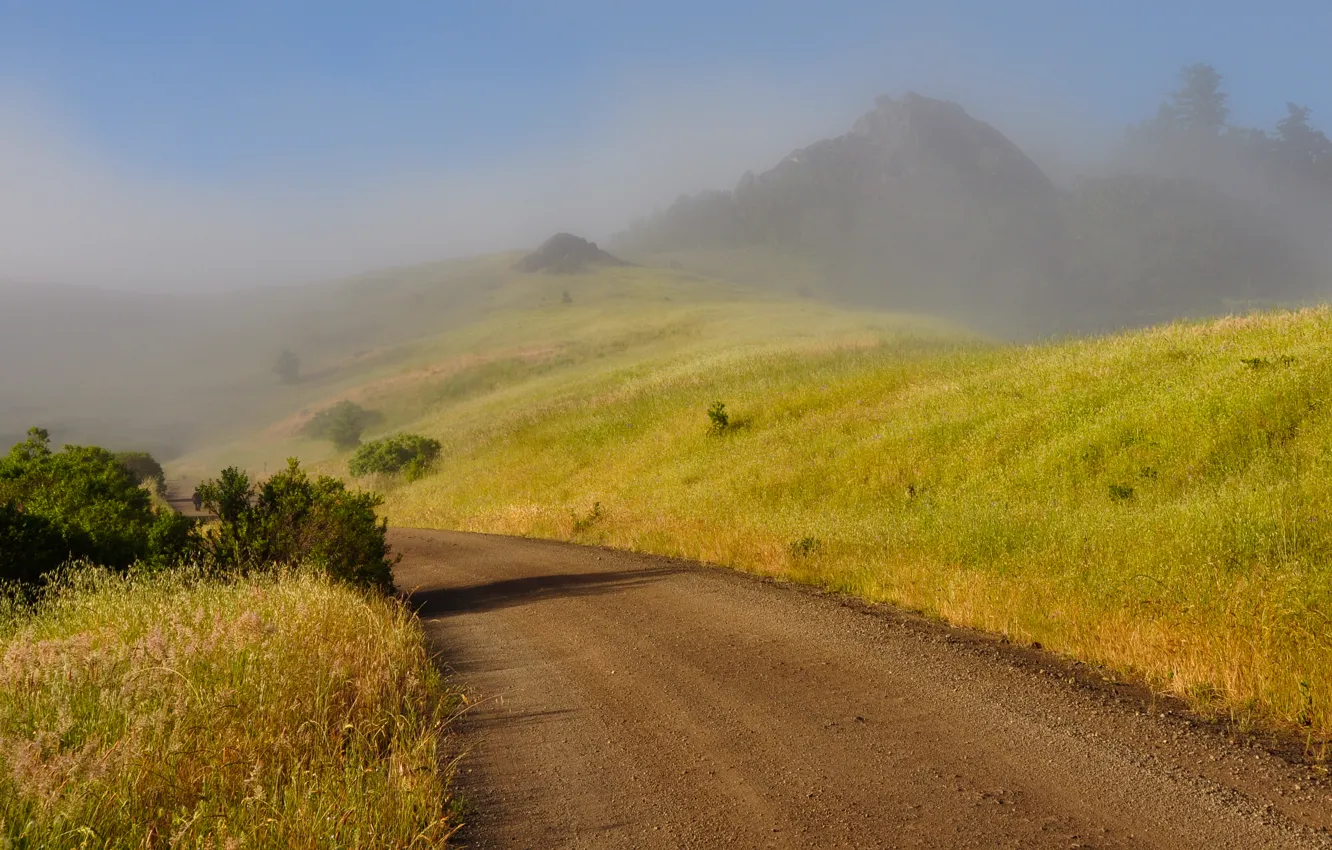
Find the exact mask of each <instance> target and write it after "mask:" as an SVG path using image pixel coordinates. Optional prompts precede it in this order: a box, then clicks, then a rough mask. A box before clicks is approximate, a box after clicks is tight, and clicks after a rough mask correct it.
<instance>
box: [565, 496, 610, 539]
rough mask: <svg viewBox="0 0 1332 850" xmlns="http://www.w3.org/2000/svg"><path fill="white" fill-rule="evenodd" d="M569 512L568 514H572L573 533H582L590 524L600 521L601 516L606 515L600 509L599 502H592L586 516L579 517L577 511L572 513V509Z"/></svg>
mask: <svg viewBox="0 0 1332 850" xmlns="http://www.w3.org/2000/svg"><path fill="white" fill-rule="evenodd" d="M569 513H570V515H572V516H573V532H574V534H582V533H583V532H584V531H587V530H588V529H590V528H591V527H592V526H594V525H596V524H597V523H598V522H600V521H601V518H602V517H603V516H605V515H606V514H605V511H603V510H602V509H601V502H593V503H592V510H590V511H588V512H587V515H586V516H581V517H580V516H579V515H578V514H577V513H574V512H573V511H570V512H569Z"/></svg>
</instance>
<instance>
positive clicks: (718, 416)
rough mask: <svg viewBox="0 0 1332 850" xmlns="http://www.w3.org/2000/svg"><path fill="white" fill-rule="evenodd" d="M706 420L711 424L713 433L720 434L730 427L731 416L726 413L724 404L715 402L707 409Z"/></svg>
mask: <svg viewBox="0 0 1332 850" xmlns="http://www.w3.org/2000/svg"><path fill="white" fill-rule="evenodd" d="M708 420H709V421H711V423H712V430H713V433H716V434H720V433H722V432H723V431H725V430H726V429H727V428H729V427H731V416H730V414H728V413H727V412H726V404H725V402H720V401H716V402H713V403H712V407H709V408H708Z"/></svg>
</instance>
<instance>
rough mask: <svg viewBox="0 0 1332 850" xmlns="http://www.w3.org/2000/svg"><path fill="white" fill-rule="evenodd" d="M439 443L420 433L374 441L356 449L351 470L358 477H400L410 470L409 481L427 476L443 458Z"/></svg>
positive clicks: (350, 465) (349, 467)
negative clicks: (400, 473) (439, 459)
mask: <svg viewBox="0 0 1332 850" xmlns="http://www.w3.org/2000/svg"><path fill="white" fill-rule="evenodd" d="M439 450H440V444H439V441H438V440H432V439H430V438H429V437H422V436H421V435H419V434H397V435H395V436H392V437H385V438H383V439H382V440H372V441H370V442H368V443H366V444H365V445H363V446H361V447H360V448H359V449H357V450H356V454H354V455H352V458H351V460H350V461H349V462H348V463H347V470H348V471H349V472H350V473H351V474H352V475H354V476H356V477H357V478H360V477H362V476H365V475H373V474H379V475H396V474H397V473H399V472H402V471H404V470H406V472H407V478H408V480H411V481H415V480H416V479H418V478H420V477H421V476H422V475H424V474H425V473H426V472H427V471H428V470H429V469H430V465H431V464H433V463H434V462H435V459H436V458H437V457H439Z"/></svg>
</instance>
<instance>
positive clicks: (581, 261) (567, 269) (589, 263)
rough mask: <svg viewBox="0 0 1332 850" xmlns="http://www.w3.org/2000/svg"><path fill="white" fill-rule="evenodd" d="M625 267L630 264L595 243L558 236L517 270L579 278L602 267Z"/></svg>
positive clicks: (523, 261)
mask: <svg viewBox="0 0 1332 850" xmlns="http://www.w3.org/2000/svg"><path fill="white" fill-rule="evenodd" d="M624 265H628V263H626V262H625V261H624V260H621V259H619V258H618V257H613V256H611V255H610V254H608V253H606V252H605V251H603V250H601V249H600V248H598V247H597V243H595V242H589V241H587V240H586V239H583V238H581V237H578V236H574V235H573V234H572V233H557V234H555V235H554V236H552V237H550V238H549V239H547V240H546V241H545V242H544V243H542V245H541V247H540V248H537V249H536V250H535V251H533V252H532V253H530V254H528V255H527V256H525V257H523V258H522V259H521V260H519V261H518V263H517V264H516V265H515V266H514V268H516V269H518V270H519V271H523V272H550V273H552V274H577V273H578V272H584V271H588V270H590V269H594V268H596V267H598V266H624Z"/></svg>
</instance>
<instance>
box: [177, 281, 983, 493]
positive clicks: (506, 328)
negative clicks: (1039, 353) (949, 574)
mask: <svg viewBox="0 0 1332 850" xmlns="http://www.w3.org/2000/svg"><path fill="white" fill-rule="evenodd" d="M475 262H476V267H478V268H483V269H486V268H488V269H490V273H491V274H492V277H490V278H488V280H489V281H490V282H489V283H488V284H487V285H486V286H487V292H486V298H485V302H484V304H478V305H477V306H476V308H475V312H474V313H473V314H472V316H471V318H470V320H469V321H466V322H462V321H461V320H460V321H459V322H456V323H450V324H448V325H445V326H444V327H443V328H442V330H441V332H438V333H436V334H434V335H432V336H425V337H421V338H417V339H408V340H406V341H404V342H401V343H399V344H396V345H392V346H384V347H382V348H381V349H378V350H375V351H372V352H370V353H369V354H367V355H361V356H353V357H348V358H345V359H343V360H341V361H337V362H335V363H334V364H332V365H330V366H329V367H328V369H327V370H326V372H325V374H323V375H321V376H319V377H317V378H316V379H312V380H311V381H309V382H308V383H303V384H302V385H301V386H300V387H299V394H293V396H292V397H291V398H290V399H289V400H288V403H287V405H286V411H287V414H286V415H277V416H275V417H274V419H273V420H272V421H271V423H270V424H269V426H268V427H266V428H265V429H264V430H262V431H261V432H258V433H255V432H253V431H250V432H248V433H247V432H245V431H242V430H239V429H237V432H236V438H235V439H234V440H226V441H217V442H215V443H214V444H212V445H210V446H208V447H207V448H205V449H202V450H199V451H195V452H192V453H190V454H188V455H184V456H181V457H178V458H177V459H176V460H175V462H174V463H172V464H171V467H170V470H171V472H172V474H173V475H176V476H180V477H183V478H186V479H191V478H197V477H198V476H201V475H204V474H211V473H213V472H215V471H216V470H217V469H219V468H221V466H223V465H227V464H233V463H234V464H240V465H242V466H245V467H248V468H249V469H251V470H253V471H254V472H256V473H262V472H263V471H264V470H265V469H268V470H270V471H271V470H274V469H277V468H279V466H280V464H281V463H282V461H283V459H284V458H286V457H288V456H290V455H293V454H294V455H299V456H300V457H301V458H303V459H313V460H332V461H334V462H336V461H337V459H338V458H337V455H336V453H335V452H334V450H333V448H332V447H331V445H330V444H328V443H326V442H317V441H311V440H309V439H306V438H305V437H304V436H303V435H302V428H303V427H304V425H305V423H306V422H307V421H308V420H309V418H310V417H311V416H312V415H313V414H314V413H315V412H317V411H318V410H321V409H323V408H325V407H328V406H329V405H332V404H334V403H335V402H337V401H339V400H342V399H350V400H353V401H355V402H357V403H358V404H361V405H363V406H365V407H367V408H370V409H373V410H377V411H380V412H382V413H383V414H384V415H385V418H384V420H383V422H382V423H381V424H379V425H377V426H376V427H375V428H374V429H372V430H371V431H369V432H367V434H366V436H367V438H370V437H374V436H376V435H379V434H383V433H392V432H394V431H397V430H400V429H401V428H403V427H405V426H407V425H409V424H411V423H414V422H416V421H417V420H419V419H421V418H422V417H425V416H429V415H432V414H434V413H437V412H438V411H440V410H445V409H448V410H465V409H472V406H474V405H475V404H476V403H481V402H484V403H488V402H486V400H487V399H493V398H494V397H497V396H499V397H508V394H513V393H516V394H517V395H516V396H514V399H515V401H514V404H515V405H519V406H521V405H524V404H527V403H529V402H531V401H532V399H533V398H534V397H535V396H533V395H532V394H533V393H535V394H537V396H543V397H544V395H546V394H550V393H561V392H569V391H572V392H577V391H578V389H577V388H578V387H579V386H581V384H580V382H581V381H584V380H586V379H588V378H590V377H597V376H602V375H605V374H608V373H612V372H614V371H615V370H619V369H631V368H632V369H641V368H651V364H654V363H663V362H668V361H671V360H673V359H678V358H679V357H681V356H683V355H686V354H689V353H703V352H715V351H725V350H732V349H737V348H752V347H754V346H772V345H778V346H782V345H787V344H791V343H793V342H800V341H804V344H811V343H816V344H822V343H821V342H817V341H820V340H826V339H828V338H832V337H838V338H846V339H856V340H859V341H860V342H861V343H864V344H870V343H872V342H874V341H876V340H879V339H881V338H883V336H884V335H885V334H896V333H900V332H901V331H902V330H904V329H907V328H910V329H911V330H912V332H913V333H916V334H920V335H925V336H928V337H931V338H938V339H943V338H962V334H963V332H962V331H961V330H960V329H959V328H958V327H957V326H955V325H952V324H950V323H947V322H943V321H937V320H932V319H926V318H923V317H907V316H899V315H893V314H886V313H857V312H851V311H847V310H842V309H838V308H835V307H831V306H828V305H825V304H821V303H819V302H816V301H811V300H807V299H803V298H791V297H786V296H777V295H771V294H763V293H759V292H756V291H754V290H752V289H750V288H747V287H744V286H740V285H735V284H730V283H724V282H721V281H718V280H715V279H711V278H705V277H700V276H698V275H695V274H692V273H690V272H686V271H682V270H674V269H654V268H636V267H622V268H605V269H601V270H598V271H593V272H589V273H587V274H573V275H549V274H521V273H517V272H513V271H512V270H511V269H510V268H509V266H510V265H511V264H512V259H511V258H508V257H503V258H498V259H495V258H492V259H490V260H481V261H475Z"/></svg>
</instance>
